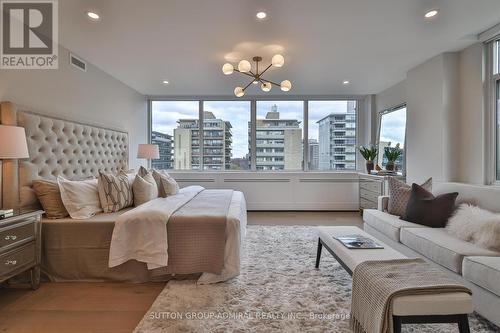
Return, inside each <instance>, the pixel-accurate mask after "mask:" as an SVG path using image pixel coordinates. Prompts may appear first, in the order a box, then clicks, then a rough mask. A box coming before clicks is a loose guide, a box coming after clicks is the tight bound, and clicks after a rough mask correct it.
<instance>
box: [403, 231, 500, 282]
mask: <svg viewBox="0 0 500 333" xmlns="http://www.w3.org/2000/svg"><path fill="white" fill-rule="evenodd" d="M401 243H403V244H404V245H406V246H408V247H409V248H411V249H412V250H414V251H416V252H418V253H420V254H422V255H424V256H425V257H427V258H429V259H430V260H432V261H434V262H436V263H438V264H440V265H442V266H444V267H446V268H448V269H450V270H452V271H453V272H455V273H458V274H461V273H462V261H463V259H464V257H466V256H500V253H499V252H495V251H491V250H487V249H483V248H482V247H479V246H477V245H474V244H472V243H468V242H466V241H463V240H460V239H458V238H455V237H453V236H451V235H450V234H448V233H447V232H446V231H445V229H438V228H403V229H401Z"/></svg>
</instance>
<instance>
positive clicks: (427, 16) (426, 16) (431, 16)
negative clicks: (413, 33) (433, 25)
mask: <svg viewBox="0 0 500 333" xmlns="http://www.w3.org/2000/svg"><path fill="white" fill-rule="evenodd" d="M437 14H438V10H437V9H433V10H429V11H428V12H427V13H425V18H433V17H434V16H436V15H437Z"/></svg>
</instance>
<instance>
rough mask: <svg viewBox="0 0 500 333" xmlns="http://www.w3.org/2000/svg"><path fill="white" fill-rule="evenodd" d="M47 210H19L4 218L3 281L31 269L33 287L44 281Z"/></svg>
mask: <svg viewBox="0 0 500 333" xmlns="http://www.w3.org/2000/svg"><path fill="white" fill-rule="evenodd" d="M43 213H44V212H43V211H41V210H38V211H30V212H16V213H15V214H14V215H13V216H11V217H8V218H5V219H2V220H0V282H4V281H6V280H8V279H10V278H12V277H14V276H16V275H18V274H21V273H23V272H27V271H29V272H30V282H31V288H32V289H33V290H35V289H37V288H38V286H39V285H40V262H41V241H42V239H41V231H42V223H41V219H42V214H43Z"/></svg>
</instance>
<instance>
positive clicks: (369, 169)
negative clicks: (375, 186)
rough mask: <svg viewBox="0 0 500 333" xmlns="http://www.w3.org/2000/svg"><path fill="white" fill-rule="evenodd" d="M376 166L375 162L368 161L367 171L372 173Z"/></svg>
mask: <svg viewBox="0 0 500 333" xmlns="http://www.w3.org/2000/svg"><path fill="white" fill-rule="evenodd" d="M374 167H375V165H374V163H373V162H368V161H367V162H366V173H368V174H369V173H371V172H372V170H373V168H374Z"/></svg>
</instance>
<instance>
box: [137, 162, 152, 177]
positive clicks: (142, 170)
mask: <svg viewBox="0 0 500 333" xmlns="http://www.w3.org/2000/svg"><path fill="white" fill-rule="evenodd" d="M148 173H149V171H148V169H146V168H145V167H143V166H142V165H141V167H140V168H139V171H137V174H138V175H139V176H141V177H144V176H146V175H147V174H148Z"/></svg>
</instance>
